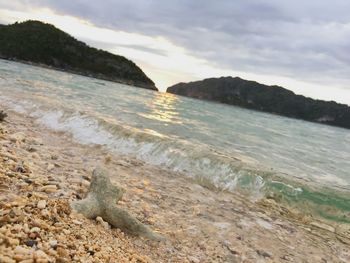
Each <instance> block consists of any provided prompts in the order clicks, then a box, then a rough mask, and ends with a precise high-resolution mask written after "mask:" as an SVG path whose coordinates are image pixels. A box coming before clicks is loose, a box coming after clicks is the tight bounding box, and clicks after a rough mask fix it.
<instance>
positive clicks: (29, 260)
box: [19, 258, 34, 263]
mask: <svg viewBox="0 0 350 263" xmlns="http://www.w3.org/2000/svg"><path fill="white" fill-rule="evenodd" d="M33 262H34V260H33V259H31V258H29V259H25V260H22V261H20V262H19V263H33Z"/></svg>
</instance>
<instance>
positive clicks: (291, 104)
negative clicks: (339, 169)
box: [167, 77, 350, 129]
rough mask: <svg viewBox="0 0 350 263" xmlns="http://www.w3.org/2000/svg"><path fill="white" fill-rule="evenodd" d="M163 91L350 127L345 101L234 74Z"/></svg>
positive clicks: (349, 113) (179, 85)
mask: <svg viewBox="0 0 350 263" xmlns="http://www.w3.org/2000/svg"><path fill="white" fill-rule="evenodd" d="M167 92H168V93H173V94H177V95H182V96H187V97H191V98H196V99H203V100H209V101H216V102H221V103H226V104H230V105H236V106H239V107H243V108H248V109H252V110H258V111H263V112H269V113H273V114H278V115H282V116H286V117H291V118H296V119H302V120H306V121H311V122H317V123H322V124H328V125H333V126H338V127H343V128H348V129H350V107H349V106H347V105H345V104H339V103H336V102H334V101H329V102H328V101H322V100H314V99H311V98H307V97H304V96H302V95H296V94H294V93H293V92H292V91H290V90H287V89H284V88H282V87H279V86H267V85H263V84H260V83H257V82H255V81H248V80H244V79H241V78H238V77H236V78H232V77H221V78H210V79H205V80H202V81H195V82H189V83H178V84H176V85H174V86H171V87H169V88H168V89H167Z"/></svg>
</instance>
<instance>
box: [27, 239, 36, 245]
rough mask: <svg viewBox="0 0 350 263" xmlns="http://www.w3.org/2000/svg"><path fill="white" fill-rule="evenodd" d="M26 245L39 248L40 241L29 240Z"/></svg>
mask: <svg viewBox="0 0 350 263" xmlns="http://www.w3.org/2000/svg"><path fill="white" fill-rule="evenodd" d="M25 244H26V245H27V246H28V247H33V246H37V245H38V241H36V240H32V239H29V240H27V241H26V242H25Z"/></svg>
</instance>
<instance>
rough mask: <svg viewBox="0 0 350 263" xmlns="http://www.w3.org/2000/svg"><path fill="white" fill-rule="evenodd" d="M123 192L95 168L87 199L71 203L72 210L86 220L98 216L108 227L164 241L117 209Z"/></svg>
mask: <svg viewBox="0 0 350 263" xmlns="http://www.w3.org/2000/svg"><path fill="white" fill-rule="evenodd" d="M123 193H124V190H123V189H122V188H120V187H117V186H115V185H113V184H112V183H111V181H110V179H109V176H108V173H107V172H106V171H105V170H103V169H101V168H99V167H98V168H96V169H95V170H94V171H93V173H92V179H91V184H90V188H89V191H88V194H87V197H86V198H85V199H83V200H79V201H74V202H72V204H71V206H72V208H73V209H74V210H75V211H77V212H78V213H81V214H83V215H84V216H85V217H86V218H89V219H95V218H96V217H98V216H100V217H102V218H103V219H104V220H105V221H107V222H108V223H109V224H110V225H112V226H114V227H117V228H120V229H121V230H123V231H125V232H127V233H130V234H132V235H139V236H144V237H146V238H149V239H152V240H157V241H160V240H162V239H164V237H162V236H161V235H159V234H156V233H154V232H152V230H151V229H150V228H149V227H148V226H146V225H144V224H142V223H141V222H140V221H139V220H137V219H136V218H135V217H133V216H131V215H130V214H129V213H128V212H127V211H126V210H124V209H122V208H119V207H118V206H117V202H118V201H119V200H120V199H121V198H122V196H123Z"/></svg>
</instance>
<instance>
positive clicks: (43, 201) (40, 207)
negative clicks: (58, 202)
mask: <svg viewBox="0 0 350 263" xmlns="http://www.w3.org/2000/svg"><path fill="white" fill-rule="evenodd" d="M36 207H37V208H39V209H44V208H45V207H46V201H45V200H40V201H39V202H38V204H37V206H36Z"/></svg>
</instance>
